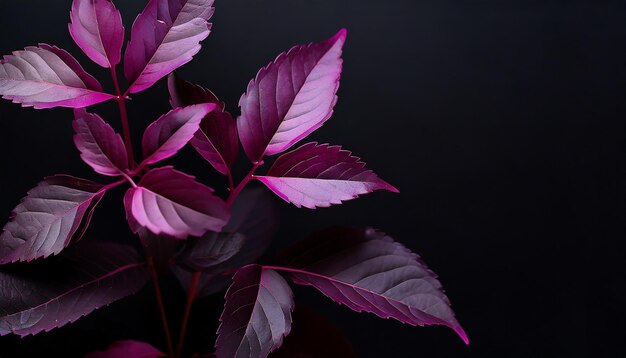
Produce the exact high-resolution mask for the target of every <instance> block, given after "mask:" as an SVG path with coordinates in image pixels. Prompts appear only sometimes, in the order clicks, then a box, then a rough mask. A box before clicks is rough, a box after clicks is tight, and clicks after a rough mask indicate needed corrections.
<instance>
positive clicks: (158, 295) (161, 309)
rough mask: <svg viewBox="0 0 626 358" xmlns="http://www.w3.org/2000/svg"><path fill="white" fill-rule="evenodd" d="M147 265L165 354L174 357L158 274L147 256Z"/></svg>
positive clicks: (150, 258)
mask: <svg viewBox="0 0 626 358" xmlns="http://www.w3.org/2000/svg"><path fill="white" fill-rule="evenodd" d="M148 266H149V267H150V273H151V274H152V283H153V285H154V293H155V296H156V301H157V305H158V306H159V315H160V316H161V324H163V330H164V331H165V339H166V341H167V354H168V357H170V358H173V357H174V345H173V344H172V334H171V333H170V327H169V325H168V324H167V315H166V314H165V307H164V306H163V296H162V295H161V287H160V286H159V276H158V274H157V270H156V267H155V266H154V259H153V258H152V257H151V256H149V257H148Z"/></svg>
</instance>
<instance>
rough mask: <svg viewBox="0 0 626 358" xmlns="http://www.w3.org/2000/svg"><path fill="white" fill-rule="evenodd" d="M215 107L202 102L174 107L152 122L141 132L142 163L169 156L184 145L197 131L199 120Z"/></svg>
mask: <svg viewBox="0 0 626 358" xmlns="http://www.w3.org/2000/svg"><path fill="white" fill-rule="evenodd" d="M213 109H215V104H211V103H203V104H197V105H193V106H187V107H183V108H176V109H173V110H171V111H169V112H168V113H166V114H164V115H162V116H161V117H160V118H159V119H157V120H156V121H154V122H152V124H150V125H149V126H148V128H146V131H145V132H144V133H143V140H142V142H141V144H142V147H143V156H144V158H145V159H144V160H143V163H142V164H143V165H149V164H153V163H156V162H159V161H161V160H163V159H166V158H169V157H171V156H173V155H174V154H176V152H178V151H179V150H180V149H181V148H182V147H184V146H185V145H186V144H187V142H189V140H190V139H191V138H193V135H194V133H196V132H197V131H198V128H199V126H200V120H201V119H202V118H203V117H204V116H206V115H207V113H209V112H211V111H212V110H213Z"/></svg>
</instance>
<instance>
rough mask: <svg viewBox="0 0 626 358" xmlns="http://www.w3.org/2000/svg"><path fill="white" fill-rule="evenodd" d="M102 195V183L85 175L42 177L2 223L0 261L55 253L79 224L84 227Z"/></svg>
mask: <svg viewBox="0 0 626 358" xmlns="http://www.w3.org/2000/svg"><path fill="white" fill-rule="evenodd" d="M103 195H104V190H103V187H102V185H100V184H96V183H93V182H91V181H88V180H85V179H79V178H74V177H71V176H67V175H56V176H52V177H47V178H45V179H44V181H42V182H41V183H39V185H38V186H37V187H35V188H34V189H32V190H31V191H29V192H28V195H27V196H26V197H25V198H23V199H22V202H21V203H20V204H19V205H18V206H17V207H16V208H15V209H14V210H13V213H12V215H11V220H10V221H9V222H8V223H7V224H6V225H5V226H4V229H3V233H2V234H1V235H0V263H2V264H4V263H9V262H16V261H30V260H33V259H37V258H41V257H48V256H50V255H56V254H58V253H59V252H61V250H63V249H64V248H65V247H66V246H67V245H69V243H70V242H71V241H72V238H74V237H75V234H76V233H77V232H79V231H78V230H79V229H80V228H81V225H82V226H83V227H86V224H87V223H88V222H87V221H88V220H89V218H90V217H91V212H92V211H93V209H94V208H95V206H96V205H97V204H98V202H99V201H100V199H102V196H103ZM85 216H86V218H85ZM83 232H84V229H83Z"/></svg>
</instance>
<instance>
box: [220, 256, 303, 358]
mask: <svg viewBox="0 0 626 358" xmlns="http://www.w3.org/2000/svg"><path fill="white" fill-rule="evenodd" d="M293 305H294V304H293V293H292V292H291V289H290V288H289V285H288V284H287V282H285V279H284V278H283V277H282V276H281V275H280V274H278V273H277V272H276V271H274V270H269V269H265V268H263V267H261V266H258V265H249V266H246V267H244V268H241V269H240V270H239V271H237V273H236V274H235V276H234V277H233V284H232V285H231V286H230V288H229V289H228V292H226V304H225V305H224V312H222V316H221V317H220V321H221V322H222V323H221V324H220V327H219V329H218V331H217V334H218V336H217V342H216V343H215V347H216V349H217V350H216V355H217V358H233V357H235V358H243V357H256V358H264V357H267V355H268V354H269V353H270V352H272V351H274V350H275V349H276V348H278V347H280V345H281V344H282V342H283V337H285V336H287V335H288V334H289V332H290V331H291V311H293Z"/></svg>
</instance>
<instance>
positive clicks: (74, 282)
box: [0, 240, 150, 337]
mask: <svg viewBox="0 0 626 358" xmlns="http://www.w3.org/2000/svg"><path fill="white" fill-rule="evenodd" d="M149 278H150V275H149V274H148V270H147V268H146V267H145V262H144V261H143V259H142V258H141V257H140V256H139V255H138V254H137V252H136V251H135V250H134V249H133V248H132V247H131V246H124V245H120V244H113V243H105V242H96V241H94V240H85V241H83V242H80V243H79V244H77V245H76V246H75V247H73V250H71V255H64V256H62V257H60V258H58V259H56V260H53V261H49V260H46V261H38V262H36V263H30V264H28V266H27V267H26V266H16V265H11V266H3V267H2V268H0V336H3V335H6V334H9V333H13V334H16V335H19V336H22V337H23V336H27V335H30V334H37V333H39V332H42V331H45V332H48V331H50V330H52V329H54V328H58V327H61V326H63V325H65V324H67V323H71V322H74V321H76V320H77V319H79V318H81V317H83V316H85V315H88V314H89V313H91V312H93V311H94V310H96V309H98V308H100V307H102V306H105V305H108V304H111V303H113V302H115V301H117V300H120V299H122V298H124V297H126V296H129V295H131V294H134V293H136V292H137V291H139V290H140V289H141V288H142V287H143V286H144V284H145V283H146V282H147V281H148V279H149Z"/></svg>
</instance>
